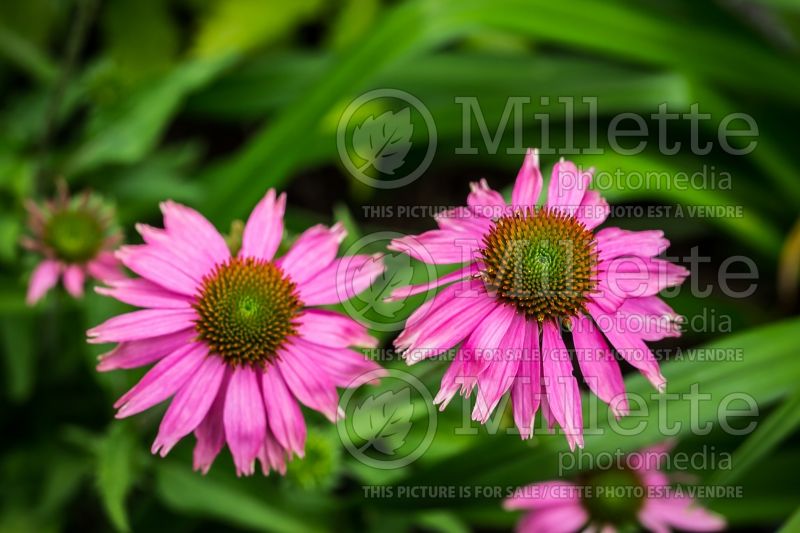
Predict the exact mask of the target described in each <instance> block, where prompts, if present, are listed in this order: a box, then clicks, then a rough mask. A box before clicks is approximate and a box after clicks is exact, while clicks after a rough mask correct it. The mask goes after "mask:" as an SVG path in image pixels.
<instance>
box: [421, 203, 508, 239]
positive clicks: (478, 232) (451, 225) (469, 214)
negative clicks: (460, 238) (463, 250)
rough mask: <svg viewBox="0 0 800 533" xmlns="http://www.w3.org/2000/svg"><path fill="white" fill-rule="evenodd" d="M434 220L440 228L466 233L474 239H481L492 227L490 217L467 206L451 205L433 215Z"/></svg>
mask: <svg viewBox="0 0 800 533" xmlns="http://www.w3.org/2000/svg"><path fill="white" fill-rule="evenodd" d="M433 218H434V220H435V221H436V224H437V225H438V226H439V229H441V230H448V231H454V232H459V233H466V234H467V235H470V236H472V237H473V238H476V239H482V238H483V236H484V235H486V234H487V233H489V230H491V229H492V225H493V222H492V218H491V217H485V216H483V214H481V213H479V212H476V210H474V209H470V208H469V207H464V206H459V207H453V208H452V209H448V210H446V211H442V212H441V213H437V214H436V215H434V217H433Z"/></svg>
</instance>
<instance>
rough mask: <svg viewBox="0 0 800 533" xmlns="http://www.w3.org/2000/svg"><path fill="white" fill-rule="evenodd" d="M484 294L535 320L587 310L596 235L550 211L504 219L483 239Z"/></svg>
mask: <svg viewBox="0 0 800 533" xmlns="http://www.w3.org/2000/svg"><path fill="white" fill-rule="evenodd" d="M483 262H484V264H485V269H484V271H483V273H482V276H483V280H484V282H485V283H486V287H487V290H488V291H489V292H490V293H494V294H495V295H496V297H497V298H499V299H500V300H503V301H505V302H506V303H509V304H511V305H514V306H515V307H516V308H517V309H518V310H519V311H521V312H523V313H525V314H526V315H527V316H530V317H533V318H535V319H536V320H539V321H543V320H546V319H548V318H555V319H562V318H563V319H566V318H568V317H571V316H575V315H577V314H578V313H580V312H583V311H585V310H586V308H585V306H586V302H587V298H588V295H589V293H591V291H592V290H593V289H594V287H595V285H596V276H595V269H596V264H597V254H596V253H595V243H594V236H593V235H592V233H591V232H590V231H589V230H587V229H586V227H585V226H584V225H583V224H581V223H580V222H579V221H578V220H577V219H575V218H574V217H570V216H568V215H563V214H560V213H557V212H553V211H549V210H546V209H545V210H537V211H525V212H524V213H517V214H515V215H512V216H508V217H503V218H501V219H499V220H497V221H496V222H495V225H494V227H493V228H492V229H491V231H490V232H489V234H488V235H487V236H486V237H485V238H484V249H483Z"/></svg>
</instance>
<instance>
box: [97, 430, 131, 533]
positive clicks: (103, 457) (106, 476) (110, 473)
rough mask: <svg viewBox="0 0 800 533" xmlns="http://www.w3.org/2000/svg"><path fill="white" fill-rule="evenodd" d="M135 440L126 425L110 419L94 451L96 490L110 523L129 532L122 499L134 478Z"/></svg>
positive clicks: (126, 514)
mask: <svg viewBox="0 0 800 533" xmlns="http://www.w3.org/2000/svg"><path fill="white" fill-rule="evenodd" d="M135 454H136V439H135V435H134V433H133V432H131V431H130V430H129V429H128V425H127V424H125V423H122V422H113V423H112V424H111V426H110V428H109V431H108V433H107V434H106V436H105V438H104V439H103V440H102V442H101V443H100V447H99V449H98V452H97V489H98V491H99V492H100V497H101V499H102V501H103V506H104V507H105V509H106V513H108V517H109V518H110V519H111V523H112V524H114V527H115V528H116V529H117V530H119V531H129V530H130V524H129V522H128V513H127V511H126V509H125V498H126V497H127V495H128V492H129V491H130V489H131V485H132V483H133V480H134V466H135Z"/></svg>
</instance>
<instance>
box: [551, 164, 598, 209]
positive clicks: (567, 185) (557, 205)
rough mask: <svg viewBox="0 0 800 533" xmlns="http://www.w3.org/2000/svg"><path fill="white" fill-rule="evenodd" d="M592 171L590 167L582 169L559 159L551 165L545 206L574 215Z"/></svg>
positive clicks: (590, 179)
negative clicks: (551, 171) (551, 170)
mask: <svg viewBox="0 0 800 533" xmlns="http://www.w3.org/2000/svg"><path fill="white" fill-rule="evenodd" d="M592 172H593V170H592V169H589V170H583V169H580V168H578V167H577V166H576V165H575V163H573V162H571V161H565V160H564V159H561V161H559V162H558V163H556V164H555V165H554V166H553V173H552V174H551V177H550V184H549V185H548V187H547V207H548V208H550V209H552V210H557V211H560V212H561V213H564V214H567V215H572V216H574V215H575V213H576V212H577V211H578V210H579V208H580V205H581V202H582V201H583V195H584V194H585V193H586V190H587V189H588V188H589V183H590V182H591V181H592Z"/></svg>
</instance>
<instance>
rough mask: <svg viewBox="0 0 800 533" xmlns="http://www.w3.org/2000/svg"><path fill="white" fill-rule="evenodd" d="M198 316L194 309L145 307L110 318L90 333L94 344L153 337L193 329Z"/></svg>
mask: <svg viewBox="0 0 800 533" xmlns="http://www.w3.org/2000/svg"><path fill="white" fill-rule="evenodd" d="M196 318H197V313H196V312H195V310H194V309H144V310H141V311H133V312H131V313H125V314H122V315H118V316H115V317H113V318H109V319H108V320H106V321H105V322H103V323H102V324H100V325H99V326H95V327H93V328H92V329H90V330H89V331H87V332H86V334H87V335H88V337H89V339H88V342H89V343H92V344H102V343H105V342H126V341H135V340H141V339H149V338H150V337H159V336H161V335H166V334H168V333H175V332H177V331H182V330H185V329H188V328H191V327H193V326H194V321H195V320H196Z"/></svg>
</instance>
